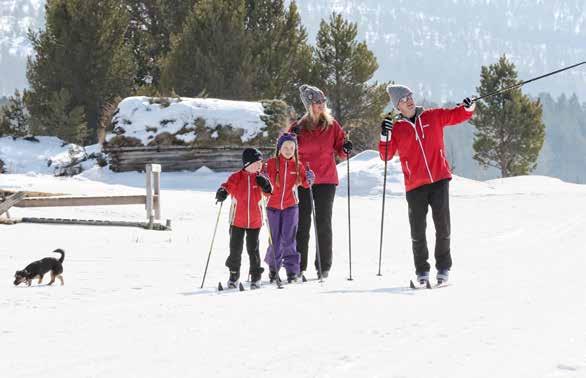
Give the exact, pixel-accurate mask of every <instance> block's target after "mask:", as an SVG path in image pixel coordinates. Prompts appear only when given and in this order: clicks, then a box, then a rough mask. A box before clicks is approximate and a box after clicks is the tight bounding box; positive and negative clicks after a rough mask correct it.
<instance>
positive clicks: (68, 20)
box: [26, 0, 136, 142]
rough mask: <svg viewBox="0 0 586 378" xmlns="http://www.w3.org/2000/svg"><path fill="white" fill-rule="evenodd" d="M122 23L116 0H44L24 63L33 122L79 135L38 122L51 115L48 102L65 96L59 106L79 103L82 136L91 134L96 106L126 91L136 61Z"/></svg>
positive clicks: (71, 109) (123, 18) (91, 136)
mask: <svg viewBox="0 0 586 378" xmlns="http://www.w3.org/2000/svg"><path fill="white" fill-rule="evenodd" d="M128 23H129V15H128V9H127V8H126V7H125V6H124V4H122V3H121V2H120V1H117V0H100V1H85V0H49V1H48V2H47V4H46V25H45V30H43V31H40V32H38V33H35V32H31V33H30V34H29V38H30V40H31V43H32V45H33V48H34V51H35V54H34V57H32V58H31V59H29V61H28V65H27V78H28V81H29V83H30V87H31V91H30V93H29V94H28V95H27V96H26V103H27V107H28V108H29V110H30V112H31V117H32V118H33V121H34V124H35V125H36V126H37V127H38V126H40V125H41V126H44V127H45V128H46V131H47V132H48V133H49V134H56V133H59V134H61V135H79V134H78V132H77V131H75V130H72V131H71V132H70V133H65V134H63V133H62V132H61V131H58V130H57V128H58V125H55V124H44V122H45V121H46V120H48V119H53V118H55V117H54V116H53V114H52V112H53V111H54V110H53V109H52V108H51V106H50V104H51V103H54V102H57V103H59V102H60V101H61V100H63V99H64V98H68V99H69V101H70V103H69V104H66V106H64V107H63V111H66V112H67V113H68V114H70V112H74V113H76V114H78V113H79V114H80V111H79V110H75V109H77V107H81V109H83V114H84V115H85V119H86V122H87V129H88V130H89V132H90V134H89V140H88V141H92V142H93V141H95V140H96V129H97V124H98V120H99V116H100V111H101V109H102V106H103V105H104V104H106V103H107V102H108V101H110V100H111V99H113V98H114V97H116V96H118V95H119V96H126V95H128V94H129V93H131V92H132V87H133V81H134V78H135V77H136V66H135V63H134V61H133V56H132V52H131V48H130V46H128V45H126V44H125V39H124V36H125V34H126V30H127V27H128ZM63 89H65V90H66V92H62V90H63ZM64 93H67V94H68V95H65V96H64ZM79 114H78V115H79ZM57 118H58V117H57ZM78 118H79V117H78ZM73 124H75V122H74V123H73ZM70 125H71V124H70ZM78 142H80V141H79V140H78Z"/></svg>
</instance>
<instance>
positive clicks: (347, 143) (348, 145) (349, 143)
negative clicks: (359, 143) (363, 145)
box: [342, 139, 354, 155]
mask: <svg viewBox="0 0 586 378" xmlns="http://www.w3.org/2000/svg"><path fill="white" fill-rule="evenodd" d="M352 148H354V145H353V144H352V141H351V140H350V139H347V140H346V141H345V142H344V144H343V145H342V149H343V150H344V153H345V154H346V155H350V152H352Z"/></svg>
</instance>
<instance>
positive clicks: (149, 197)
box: [145, 164, 153, 228]
mask: <svg viewBox="0 0 586 378" xmlns="http://www.w3.org/2000/svg"><path fill="white" fill-rule="evenodd" d="M145 173H146V213H147V220H148V222H149V228H151V227H152V225H153V165H152V164H147V165H146V168H145Z"/></svg>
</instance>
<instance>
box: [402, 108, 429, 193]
mask: <svg viewBox="0 0 586 378" xmlns="http://www.w3.org/2000/svg"><path fill="white" fill-rule="evenodd" d="M417 120H419V123H420V124H421V117H420V118H417V119H416V120H415V125H414V124H413V123H411V121H407V120H405V121H406V122H409V124H410V125H411V126H413V131H415V140H416V141H417V142H418V143H419V148H420V149H421V154H422V155H423V161H424V162H425V168H426V169H427V174H428V175H429V179H430V180H431V182H433V176H432V175H431V171H430V170H429V164H427V156H425V150H424V149H423V144H421V138H419V134H417ZM422 129H423V127H422Z"/></svg>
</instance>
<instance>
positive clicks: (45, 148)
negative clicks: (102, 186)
mask: <svg viewBox="0 0 586 378" xmlns="http://www.w3.org/2000/svg"><path fill="white" fill-rule="evenodd" d="M36 139H37V140H38V142H34V141H28V140H24V139H16V140H13V139H12V137H3V138H0V160H2V161H3V162H4V169H5V170H6V173H34V174H60V173H62V170H63V167H67V166H69V165H71V164H72V163H74V162H76V161H79V162H80V168H81V169H82V170H85V169H89V168H90V167H92V166H94V165H95V164H96V162H95V160H86V161H83V160H85V159H86V158H87V157H88V156H89V155H92V154H96V153H99V150H100V148H99V146H98V145H97V144H96V145H92V146H87V147H85V148H84V147H80V146H78V145H75V144H67V143H65V142H63V141H62V140H61V139H59V138H56V137H46V136H44V137H43V136H41V137H36ZM81 161H83V162H81Z"/></svg>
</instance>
